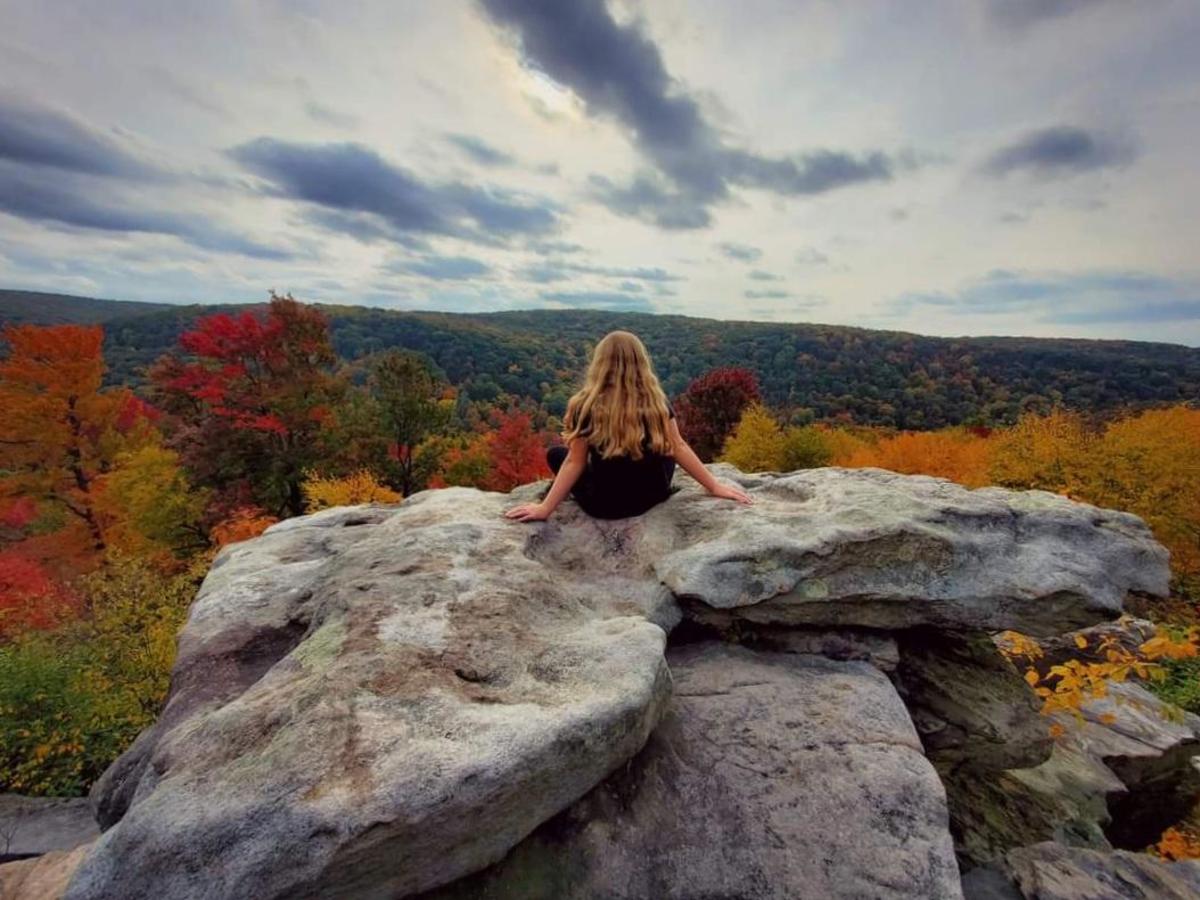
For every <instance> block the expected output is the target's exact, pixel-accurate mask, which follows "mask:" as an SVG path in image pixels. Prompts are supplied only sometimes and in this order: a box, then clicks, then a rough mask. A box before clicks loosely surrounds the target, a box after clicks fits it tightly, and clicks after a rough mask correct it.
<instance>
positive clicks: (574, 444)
mask: <svg viewBox="0 0 1200 900" xmlns="http://www.w3.org/2000/svg"><path fill="white" fill-rule="evenodd" d="M586 465H587V439H586V438H578V437H577V438H575V439H573V440H572V441H571V443H570V444H568V445H567V458H566V459H564V460H563V464H562V466H560V467H559V470H558V474H557V475H555V476H554V483H553V484H552V485H550V491H549V492H548V493H547V494H546V498H545V499H544V500H543V501H542V502H541V503H522V504H521V505H520V506H514V507H513V508H512V509H510V510H508V512H506V513H505V514H504V515H505V516H507V517H508V518H510V519H516V520H517V521H519V522H540V521H542V520H543V519H548V518H550V513H552V512H554V508H555V507H556V506H558V504H559V503H561V502H562V500H563V498H564V497H566V496H567V494H568V493H569V492H570V490H571V488H573V487H574V486H575V482H576V481H578V480H579V476H580V475H582V474H583V469H584V466H586Z"/></svg>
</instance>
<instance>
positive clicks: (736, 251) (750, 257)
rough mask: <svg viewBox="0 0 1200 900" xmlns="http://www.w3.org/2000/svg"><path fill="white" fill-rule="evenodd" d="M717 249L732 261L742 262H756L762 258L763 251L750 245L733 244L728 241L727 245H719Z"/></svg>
mask: <svg viewBox="0 0 1200 900" xmlns="http://www.w3.org/2000/svg"><path fill="white" fill-rule="evenodd" d="M717 249H718V250H720V251H721V252H722V253H724V254H725V255H726V256H728V257H729V258H730V259H736V260H740V261H742V262H754V261H755V260H757V259H759V258H760V257H761V256H762V251H761V250H759V249H758V248H757V247H751V246H749V245H748V244H733V243H730V242H728V241H726V242H725V243H721V244H717Z"/></svg>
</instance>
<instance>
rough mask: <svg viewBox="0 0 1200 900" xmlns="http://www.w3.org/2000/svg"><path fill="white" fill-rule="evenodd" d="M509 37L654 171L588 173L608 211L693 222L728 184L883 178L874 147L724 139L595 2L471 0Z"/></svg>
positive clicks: (662, 221) (704, 220)
mask: <svg viewBox="0 0 1200 900" xmlns="http://www.w3.org/2000/svg"><path fill="white" fill-rule="evenodd" d="M480 4H481V5H482V7H483V8H484V9H485V10H486V11H487V13H488V14H489V15H490V16H491V18H492V19H493V20H494V21H495V22H496V23H498V24H499V25H501V26H503V27H505V28H507V29H509V30H511V31H512V32H513V33H514V34H515V35H516V37H517V39H518V43H519V44H520V50H521V53H522V54H523V56H524V58H525V60H526V62H527V63H528V64H529V65H530V66H532V67H534V68H537V69H539V70H540V71H542V72H544V73H545V74H546V75H548V76H550V77H551V78H553V79H554V80H555V81H557V82H559V83H560V84H563V85H566V86H567V87H569V88H570V89H571V90H573V91H574V92H575V93H576V94H577V95H578V96H579V97H580V98H582V100H583V101H584V103H585V104H586V106H587V109H588V111H589V112H590V113H591V114H593V115H606V116H611V117H613V118H615V119H616V120H617V121H618V122H620V123H621V124H622V125H624V126H625V127H626V128H627V129H628V130H629V132H630V135H631V138H632V140H633V141H634V143H635V144H636V145H637V147H638V149H639V150H640V151H641V152H642V154H643V155H644V156H645V157H646V158H647V159H648V160H650V161H651V162H652V163H653V164H654V166H655V167H656V169H657V173H658V176H657V177H656V176H655V175H651V174H646V173H643V174H640V175H638V176H636V177H635V178H634V179H633V180H632V181H631V182H630V183H629V184H627V185H618V184H615V183H613V182H612V181H610V180H609V179H606V178H603V177H599V176H597V177H595V178H593V182H592V187H593V191H594V195H595V196H596V197H597V199H599V200H600V201H601V202H602V203H604V204H605V205H606V206H608V207H609V209H611V210H613V211H614V212H617V213H620V214H623V215H629V216H636V217H638V218H642V219H646V220H649V221H652V222H655V223H656V224H658V225H659V226H661V227H663V228H701V227H704V226H706V225H708V224H709V223H710V222H711V215H710V212H709V208H710V207H711V206H712V205H714V204H717V203H720V202H721V201H723V200H725V199H726V198H727V197H728V195H729V188H730V186H731V185H737V186H744V187H753V188H759V189H762V190H768V191H773V192H775V193H779V194H787V195H793V194H816V193H822V192H824V191H828V190H833V189H834V188H838V187H844V186H846V185H850V184H856V183H860V182H864V181H876V180H887V179H890V178H891V177H892V168H893V164H892V161H891V160H890V159H889V158H888V157H887V156H885V155H884V154H882V153H870V154H866V155H865V156H862V157H856V156H853V155H851V154H848V153H843V152H839V151H833V150H818V151H815V152H812V153H808V154H804V155H800V156H797V157H795V158H787V157H781V158H772V157H766V156H760V155H758V154H755V153H753V152H750V151H748V150H743V149H737V148H733V147H730V146H728V145H726V143H725V142H724V140H723V138H722V137H721V135H720V134H719V133H718V132H717V130H716V129H715V128H714V127H713V126H712V125H711V124H710V123H709V122H708V121H707V120H706V119H705V117H704V114H703V112H702V111H701V109H700V105H699V104H698V103H697V102H696V100H695V99H694V98H692V97H691V96H689V95H688V94H687V93H686V92H685V91H684V90H682V89H681V87H680V85H679V84H678V83H676V82H675V81H674V80H673V79H672V78H671V76H670V74H669V73H668V72H667V70H666V67H665V66H664V64H663V60H662V55H661V54H660V53H659V50H658V47H657V46H656V45H655V44H654V42H653V41H651V40H650V38H649V37H647V36H646V35H645V34H643V33H642V31H641V29H640V28H639V27H638V25H637V24H628V25H622V24H620V23H618V22H617V21H616V20H615V19H614V18H613V17H612V15H611V14H610V13H609V11H608V8H607V7H606V5H605V3H604V0H560V2H554V3H547V2H541V0H480Z"/></svg>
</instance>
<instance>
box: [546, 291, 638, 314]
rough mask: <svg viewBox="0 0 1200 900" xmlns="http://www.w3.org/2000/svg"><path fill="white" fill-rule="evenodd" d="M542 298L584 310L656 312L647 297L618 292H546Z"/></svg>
mask: <svg viewBox="0 0 1200 900" xmlns="http://www.w3.org/2000/svg"><path fill="white" fill-rule="evenodd" d="M541 296H542V299H543V300H549V301H551V302H553V303H561V304H562V305H563V306H574V307H580V308H583V309H611V310H616V311H621V312H626V311H627V312H654V307H653V305H651V303H650V301H649V300H647V299H646V298H645V297H638V296H631V295H629V294H623V293H619V292H616V291H612V292H608V291H544V292H542V295H541Z"/></svg>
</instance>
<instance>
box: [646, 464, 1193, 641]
mask: <svg viewBox="0 0 1200 900" xmlns="http://www.w3.org/2000/svg"><path fill="white" fill-rule="evenodd" d="M714 469H717V470H719V471H721V473H722V474H725V475H726V477H730V478H732V479H733V480H736V481H739V482H740V483H741V484H742V485H743V486H746V487H749V488H751V492H752V494H753V496H754V499H755V504H756V505H755V508H754V511H753V513H752V514H749V515H746V514H744V511H743V510H740V509H735V508H732V507H730V506H728V505H726V506H712V509H711V513H710V514H709V515H707V516H705V517H703V519H702V518H701V517H699V516H691V517H688V516H686V515H681V511H676V510H673V509H671V504H667V505H664V507H660V508H659V509H656V510H652V511H651V512H650V513H649V514H648V515H647V516H646V517H645V519H646V520H647V522H650V521H661V522H662V527H664V528H670V527H672V526H674V527H675V528H676V529H678V530H683V531H684V532H685V533H686V535H687V537H688V540H687V541H686V542H682V546H681V547H680V549H678V550H677V551H676V552H674V553H671V554H669V555H667V556H665V557H664V558H663V559H662V560H661V561H660V562H659V563H658V564H656V566H655V571H656V572H657V574H658V576H659V578H661V579H662V581H663V583H664V584H665V585H666V586H667V587H668V588H670V589H671V591H672V592H673V593H674V594H675V595H676V596H677V597H679V598H681V599H682V600H685V601H690V602H691V607H692V610H693V612H694V614H696V615H697V616H698V617H702V618H708V619H712V620H720V619H722V618H729V617H744V618H747V619H750V620H753V621H756V622H770V623H777V624H791V625H797V624H820V625H859V626H866V627H873V628H902V627H907V626H912V625H922V624H928V625H935V626H938V627H943V628H957V629H973V630H992V631H996V630H1001V629H1008V628H1011V629H1014V630H1016V631H1021V632H1024V633H1026V634H1033V635H1048V634H1058V633H1061V632H1063V631H1066V630H1068V629H1071V628H1080V627H1083V626H1086V625H1092V624H1095V623H1096V622H1099V621H1101V620H1103V619H1111V618H1115V617H1116V616H1117V615H1119V614H1120V612H1121V608H1122V603H1123V601H1124V599H1125V597H1126V595H1127V594H1128V593H1129V592H1131V591H1136V592H1146V593H1151V594H1165V593H1166V591H1167V587H1168V581H1169V572H1168V568H1167V554H1166V551H1165V550H1164V549H1163V548H1162V547H1161V545H1159V544H1158V543H1157V542H1156V541H1155V540H1154V538H1153V537H1152V536H1151V534H1150V530H1149V529H1148V528H1147V527H1146V525H1145V523H1143V522H1142V520H1141V519H1139V518H1137V517H1136V516H1133V515H1130V514H1128V513H1122V512H1116V511H1113V510H1102V509H1098V508H1096V507H1094V506H1088V505H1086V504H1082V503H1077V502H1074V501H1071V500H1068V499H1067V498H1065V497H1062V496H1059V495H1057V494H1050V493H1046V492H1044V491H1021V492H1018V491H1009V490H1005V489H1003V488H982V489H979V490H967V489H966V488H963V487H961V486H959V485H957V484H953V483H952V482H949V481H945V480H942V479H937V478H930V477H927V476H921V475H897V474H896V473H894V472H886V471H884V470H882V469H832V468H827V469H809V470H804V471H800V472H793V473H791V474H788V475H754V476H746V475H741V474H740V473H737V471H736V470H733V469H730V468H728V467H726V468H724V469H721V467H714ZM683 499H684V502H688V498H683ZM691 502H697V501H696V499H695V498H691ZM700 502H703V501H700ZM681 505H682V504H680V503H676V504H675V506H676V507H678V506H681ZM689 525H690V526H691V527H687V526H689ZM710 608H711V610H712V612H710Z"/></svg>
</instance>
